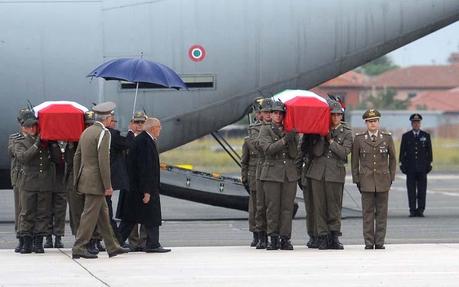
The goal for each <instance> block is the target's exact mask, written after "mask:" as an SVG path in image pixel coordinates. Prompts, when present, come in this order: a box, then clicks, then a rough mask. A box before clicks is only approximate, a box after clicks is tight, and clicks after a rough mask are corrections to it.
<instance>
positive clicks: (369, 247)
mask: <svg viewBox="0 0 459 287" xmlns="http://www.w3.org/2000/svg"><path fill="white" fill-rule="evenodd" d="M365 249H373V245H365Z"/></svg>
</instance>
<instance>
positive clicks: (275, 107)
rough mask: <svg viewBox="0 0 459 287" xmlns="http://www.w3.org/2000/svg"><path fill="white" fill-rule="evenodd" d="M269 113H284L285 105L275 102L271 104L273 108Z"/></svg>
mask: <svg viewBox="0 0 459 287" xmlns="http://www.w3.org/2000/svg"><path fill="white" fill-rule="evenodd" d="M271 111H272V112H274V111H279V112H285V105H284V103H282V102H281V101H275V102H273V106H272V108H271Z"/></svg>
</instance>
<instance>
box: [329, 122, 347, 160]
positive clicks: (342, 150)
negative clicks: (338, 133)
mask: <svg viewBox="0 0 459 287" xmlns="http://www.w3.org/2000/svg"><path fill="white" fill-rule="evenodd" d="M343 129H344V135H343V138H342V139H340V138H338V140H332V141H331V142H330V150H331V151H332V152H333V153H334V154H335V155H336V156H337V157H338V158H339V159H341V160H344V161H345V160H346V159H347V156H348V155H349V154H350V153H351V151H352V132H351V130H350V129H349V128H348V127H343Z"/></svg>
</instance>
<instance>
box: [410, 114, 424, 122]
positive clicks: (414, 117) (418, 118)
mask: <svg viewBox="0 0 459 287" xmlns="http://www.w3.org/2000/svg"><path fill="white" fill-rule="evenodd" d="M410 121H422V116H421V115H420V114H418V113H415V114H412V115H411V116H410Z"/></svg>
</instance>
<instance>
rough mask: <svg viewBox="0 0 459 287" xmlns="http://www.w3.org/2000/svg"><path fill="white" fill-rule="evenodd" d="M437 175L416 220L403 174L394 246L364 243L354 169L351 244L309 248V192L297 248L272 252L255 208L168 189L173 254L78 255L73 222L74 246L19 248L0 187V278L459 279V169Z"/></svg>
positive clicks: (128, 281) (160, 281) (182, 281)
mask: <svg viewBox="0 0 459 287" xmlns="http://www.w3.org/2000/svg"><path fill="white" fill-rule="evenodd" d="M428 180H429V182H428V194H427V208H426V211H425V216H426V217H424V218H409V217H408V213H409V212H408V203H407V195H406V189H405V177H404V176H403V175H402V174H400V175H397V179H396V181H395V183H394V185H393V187H392V189H391V192H390V196H389V220H388V230H387V236H386V247H387V249H386V250H377V251H376V250H374V251H368V250H363V238H362V219H361V215H360V206H361V204H360V194H359V192H358V191H357V189H356V188H355V186H354V185H353V184H352V183H351V181H350V177H347V183H346V185H345V196H344V201H343V206H344V208H343V221H342V232H343V237H342V238H341V241H342V242H343V243H344V245H345V250H344V251H331V250H326V251H319V250H311V249H307V248H306V247H305V246H304V244H305V240H306V236H305V232H306V231H305V230H306V228H305V220H304V215H305V212H304V205H303V203H302V202H301V198H299V201H298V202H299V204H300V208H299V212H298V216H297V218H296V219H295V220H294V221H293V234H292V242H293V244H294V245H295V250H294V251H274V252H268V251H264V250H255V249H253V248H249V247H247V246H248V244H249V242H250V240H251V234H250V233H249V232H248V225H247V213H246V212H243V211H237V210H231V209H226V208H221V207H213V206H208V205H203V204H198V203H193V202H188V201H183V200H178V199H174V198H169V197H165V196H162V198H161V201H162V202H161V205H162V212H163V219H164V222H163V225H162V227H161V229H160V236H161V238H160V240H161V242H162V244H163V246H165V247H172V252H171V253H167V254H145V253H130V254H126V255H121V256H119V257H115V258H113V259H108V258H107V255H106V253H105V254H102V255H101V256H100V258H99V259H97V260H84V259H80V260H72V259H71V258H70V249H69V248H70V247H71V246H72V244H73V236H72V235H71V234H70V230H69V227H68V224H67V232H66V236H65V237H64V245H65V249H62V250H58V249H46V253H45V254H40V255H36V254H31V255H20V254H15V253H14V252H13V250H12V249H13V248H14V246H15V245H16V239H15V235H14V231H13V229H14V224H13V223H11V220H12V212H13V209H12V192H11V190H0V222H2V223H0V249H3V250H0V286H61V285H65V286H72V285H73V286H82V285H86V286H121V285H124V286H133V285H137V286H143V285H151V284H153V283H154V285H155V286H185V285H186V286H247V285H253V283H254V282H259V283H260V284H261V285H263V286H273V285H279V284H282V286H296V285H299V283H303V284H304V283H305V282H307V283H311V284H315V285H317V286H331V285H332V284H335V283H339V284H340V286H407V285H413V286H458V283H457V282H459V261H458V260H457V258H459V188H458V186H459V175H455V174H432V175H430V176H429V179H428ZM298 197H301V193H300V192H299V193H298ZM115 198H116V197H115ZM114 206H116V203H115V205H114ZM56 266H59V268H58V269H57V268H56ZM57 270H59V271H57ZM23 274H27V276H23ZM286 276H287V277H286ZM285 278H288V280H285ZM324 278H326V279H324ZM31 279H32V281H31ZM305 280H306V281H305ZM257 285H258V284H257Z"/></svg>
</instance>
